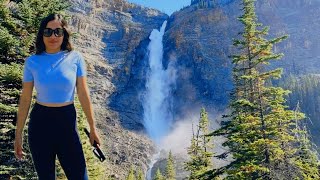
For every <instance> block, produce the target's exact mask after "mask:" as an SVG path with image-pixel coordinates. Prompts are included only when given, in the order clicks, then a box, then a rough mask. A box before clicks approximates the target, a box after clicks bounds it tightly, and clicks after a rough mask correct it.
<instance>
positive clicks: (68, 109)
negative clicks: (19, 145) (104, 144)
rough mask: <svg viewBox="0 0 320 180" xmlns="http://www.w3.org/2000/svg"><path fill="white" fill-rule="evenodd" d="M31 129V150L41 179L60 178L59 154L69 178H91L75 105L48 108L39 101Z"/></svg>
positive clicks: (32, 114)
mask: <svg viewBox="0 0 320 180" xmlns="http://www.w3.org/2000/svg"><path fill="white" fill-rule="evenodd" d="M28 131H29V132H28V133H29V136H28V140H29V146H30V151H31V154H32V159H33V164H34V166H35V168H36V171H37V174H38V176H39V180H54V179H55V178H56V171H55V159H56V156H57V157H58V159H59V161H60V164H61V166H62V168H63V170H64V172H65V174H66V176H67V178H68V179H69V180H87V179H88V176H87V170H86V163H85V159H84V155H83V150H82V146H81V143H80V139H79V135H78V132H77V127H76V110H75V107H74V105H73V104H71V105H67V106H63V107H46V106H42V105H40V104H37V103H36V104H35V106H34V107H33V109H32V111H31V114H30V122H29V128H28Z"/></svg>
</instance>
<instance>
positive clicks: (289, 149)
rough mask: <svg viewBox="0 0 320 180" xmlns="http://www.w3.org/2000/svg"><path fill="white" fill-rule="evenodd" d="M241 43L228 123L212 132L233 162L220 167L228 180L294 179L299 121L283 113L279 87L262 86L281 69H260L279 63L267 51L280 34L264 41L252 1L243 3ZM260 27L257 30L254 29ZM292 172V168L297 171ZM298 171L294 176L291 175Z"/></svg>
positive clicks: (299, 116) (297, 116)
mask: <svg viewBox="0 0 320 180" xmlns="http://www.w3.org/2000/svg"><path fill="white" fill-rule="evenodd" d="M242 2H243V6H244V8H243V11H244V14H243V15H242V16H240V17H239V21H240V22H241V23H242V24H243V25H244V31H243V32H242V33H241V35H242V39H240V40H234V45H235V46H236V47H238V48H239V50H240V54H239V55H233V64H234V68H233V79H234V86H235V87H234V92H233V93H232V97H231V103H230V108H231V114H229V115H228V116H226V117H229V118H230V119H231V121H229V122H226V123H225V125H223V127H222V128H221V129H219V130H218V131H216V132H215V134H219V135H222V134H224V135H226V137H227V138H228V139H227V141H226V142H225V143H224V144H223V145H224V146H228V147H229V149H230V153H231V154H232V155H233V158H234V161H233V162H231V164H230V165H228V166H226V167H224V168H225V170H226V171H225V172H227V174H228V176H227V178H228V179H283V178H286V177H294V178H297V173H300V172H301V171H302V170H301V169H299V167H297V166H296V165H295V162H294V158H293V157H294V155H295V152H296V147H295V140H294V133H293V129H292V125H293V124H294V123H295V121H296V120H301V119H303V117H304V115H303V114H302V113H299V112H294V111H290V110H286V106H284V103H285V99H284V96H285V95H287V94H288V93H289V91H285V90H283V89H282V88H280V87H273V86H266V83H265V82H266V81H269V80H270V79H276V78H279V77H280V76H281V73H282V70H281V69H279V68H278V69H275V70H265V66H266V65H268V64H269V61H270V60H273V59H279V58H281V57H282V54H274V53H273V52H272V47H273V45H274V44H276V43H279V42H281V41H282V40H284V39H285V38H286V36H282V37H278V38H274V39H271V40H267V39H265V38H264V36H266V35H267V34H268V27H264V28H259V27H260V26H262V25H261V24H260V23H257V17H256V14H255V8H254V2H255V1H254V0H243V1H242ZM260 29H261V30H260ZM297 168H298V170H297ZM295 170H297V171H299V172H297V171H295Z"/></svg>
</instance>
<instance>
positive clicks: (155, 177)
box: [153, 168, 164, 180]
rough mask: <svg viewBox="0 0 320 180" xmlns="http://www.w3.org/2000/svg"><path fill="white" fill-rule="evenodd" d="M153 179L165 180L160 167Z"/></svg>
mask: <svg viewBox="0 0 320 180" xmlns="http://www.w3.org/2000/svg"><path fill="white" fill-rule="evenodd" d="M153 180H164V177H163V175H162V174H161V172H160V169H159V168H158V170H157V172H156V174H155V175H154V177H153Z"/></svg>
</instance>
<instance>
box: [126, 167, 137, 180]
mask: <svg viewBox="0 0 320 180" xmlns="http://www.w3.org/2000/svg"><path fill="white" fill-rule="evenodd" d="M135 179H136V178H135V175H134V169H133V166H131V167H130V170H129V173H128V175H127V178H126V180H135Z"/></svg>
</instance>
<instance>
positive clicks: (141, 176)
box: [137, 168, 145, 180]
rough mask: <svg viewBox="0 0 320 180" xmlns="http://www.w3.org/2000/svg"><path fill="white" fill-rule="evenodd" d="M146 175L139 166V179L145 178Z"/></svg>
mask: <svg viewBox="0 0 320 180" xmlns="http://www.w3.org/2000/svg"><path fill="white" fill-rule="evenodd" d="M144 179H145V178H144V175H143V172H142V170H141V168H139V170H138V175H137V180H144Z"/></svg>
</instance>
